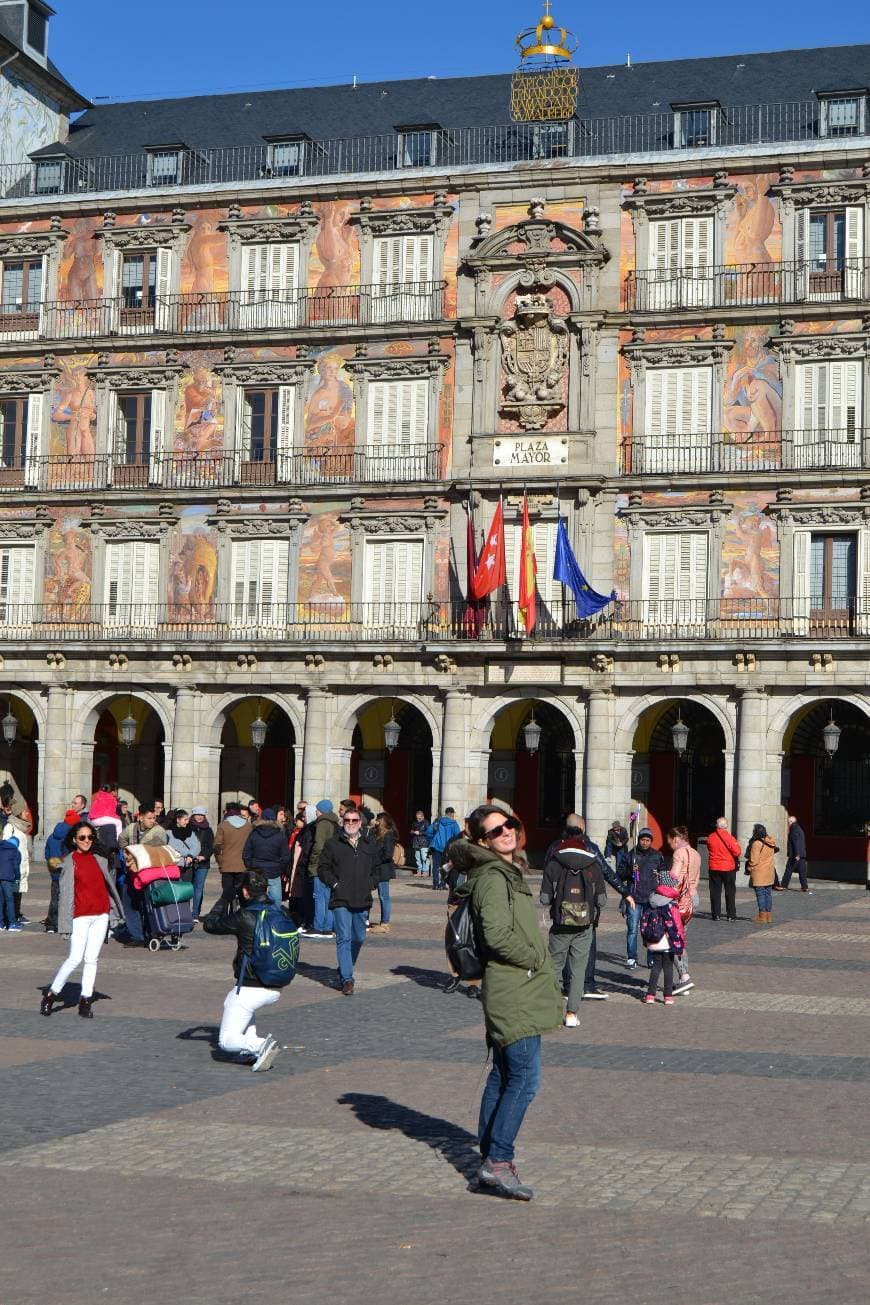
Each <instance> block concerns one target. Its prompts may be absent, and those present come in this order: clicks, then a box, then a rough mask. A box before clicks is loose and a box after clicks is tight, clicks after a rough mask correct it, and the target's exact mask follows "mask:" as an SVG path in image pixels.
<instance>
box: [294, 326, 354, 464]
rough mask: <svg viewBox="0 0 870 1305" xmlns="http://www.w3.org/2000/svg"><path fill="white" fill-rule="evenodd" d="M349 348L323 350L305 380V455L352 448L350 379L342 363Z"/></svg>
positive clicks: (352, 409)
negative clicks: (306, 385) (306, 387)
mask: <svg viewBox="0 0 870 1305" xmlns="http://www.w3.org/2000/svg"><path fill="white" fill-rule="evenodd" d="M352 354H353V348H352V346H350V345H347V346H345V347H344V348H342V349H329V350H324V351H323V352H322V353H320V354H319V355H317V363H316V365H315V368H314V371H313V373H312V375H311V377H310V379H309V381H308V389H307V394H306V398H305V435H304V451H305V453H306V454H308V455H312V456H316V455H317V454H318V453H338V452H341V451H346V450H348V449H352V448H353V446H354V438H355V432H356V411H355V407H354V392H353V379H352V377H351V376H350V373H349V372H348V371H347V370H346V369H345V366H344V364H345V361H346V360H347V359H348V358H350V357H351V356H352Z"/></svg>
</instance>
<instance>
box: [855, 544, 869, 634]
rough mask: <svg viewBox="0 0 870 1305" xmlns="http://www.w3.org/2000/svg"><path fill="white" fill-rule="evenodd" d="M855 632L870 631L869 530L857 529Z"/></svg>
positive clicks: (866, 632) (863, 632) (864, 632)
mask: <svg viewBox="0 0 870 1305" xmlns="http://www.w3.org/2000/svg"><path fill="white" fill-rule="evenodd" d="M855 606H856V612H855V633H856V634H861V635H866V634H868V633H870V530H868V529H867V527H866V526H862V528H861V529H860V530H859V531H858V584H857V594H856V600H855Z"/></svg>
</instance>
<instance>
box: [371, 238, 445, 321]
mask: <svg viewBox="0 0 870 1305" xmlns="http://www.w3.org/2000/svg"><path fill="white" fill-rule="evenodd" d="M434 262H435V242H434V238H433V237H432V236H430V235H423V236H379V237H377V239H376V240H375V243H374V259H373V263H372V267H373V274H374V285H373V287H372V320H373V321H375V322H404V321H412V322H420V321H426V320H427V319H429V318H430V317H431V316H432V313H433V302H434V299H435V296H434V294H433V291H434V288H435V287H434V285H433V281H432V277H433V268H434Z"/></svg>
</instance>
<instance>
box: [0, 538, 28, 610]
mask: <svg viewBox="0 0 870 1305" xmlns="http://www.w3.org/2000/svg"><path fill="white" fill-rule="evenodd" d="M35 557H36V549H35V548H34V547H33V546H32V545H21V546H20V547H19V546H15V545H13V546H12V547H10V548H5V547H4V548H0V620H2V621H3V622H4V624H7V625H10V626H12V625H15V626H23V625H30V624H31V622H32V620H33V597H34V578H35V568H34V561H35Z"/></svg>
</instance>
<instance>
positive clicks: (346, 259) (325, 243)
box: [314, 202, 356, 290]
mask: <svg viewBox="0 0 870 1305" xmlns="http://www.w3.org/2000/svg"><path fill="white" fill-rule="evenodd" d="M350 214H351V206H350V204H339V203H337V202H336V203H329V204H324V205H323V206H322V209H321V217H320V227H319V229H318V232H317V239H316V240H315V242H314V243H315V248H316V250H317V253H318V256H319V258H320V261H321V263H322V264H323V271H322V272H321V274H320V279H319V280H318V282H317V289H318V290H326V289H329V288H330V287H332V286H345V285H351V284H352V282H353V269H354V263H355V261H356V249H355V238H354V233H353V231H352V229H351V228H350V227H349V226H347V225H346V224H347V219H348V217H349V216H350Z"/></svg>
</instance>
